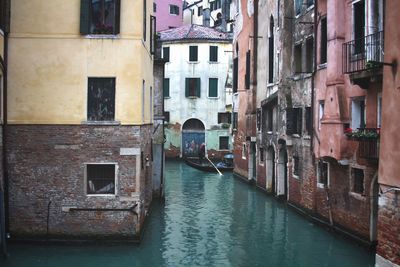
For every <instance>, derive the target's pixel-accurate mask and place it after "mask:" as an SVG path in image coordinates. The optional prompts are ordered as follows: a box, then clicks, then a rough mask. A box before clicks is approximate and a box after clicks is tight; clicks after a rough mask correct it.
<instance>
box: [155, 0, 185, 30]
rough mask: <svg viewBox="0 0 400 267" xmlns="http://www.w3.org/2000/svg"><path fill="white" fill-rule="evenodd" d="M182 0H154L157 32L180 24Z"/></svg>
mask: <svg viewBox="0 0 400 267" xmlns="http://www.w3.org/2000/svg"><path fill="white" fill-rule="evenodd" d="M182 5H183V2H182V0H154V3H153V11H154V16H156V18H157V26H156V30H157V32H159V31H163V30H167V29H172V28H176V27H179V26H182V13H183V11H182Z"/></svg>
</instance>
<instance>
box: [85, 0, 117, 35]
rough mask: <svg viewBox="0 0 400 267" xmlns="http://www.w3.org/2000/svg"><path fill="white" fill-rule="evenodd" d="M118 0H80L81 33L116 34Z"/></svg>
mask: <svg viewBox="0 0 400 267" xmlns="http://www.w3.org/2000/svg"><path fill="white" fill-rule="evenodd" d="M120 7H121V1H120V0H82V1H81V19H80V32H81V34H118V33H119V25H120Z"/></svg>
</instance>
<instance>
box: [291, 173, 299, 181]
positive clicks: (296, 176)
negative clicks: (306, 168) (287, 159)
mask: <svg viewBox="0 0 400 267" xmlns="http://www.w3.org/2000/svg"><path fill="white" fill-rule="evenodd" d="M292 177H293V179H296V180H300V176H298V175H295V174H293V175H292Z"/></svg>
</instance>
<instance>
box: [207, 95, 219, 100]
mask: <svg viewBox="0 0 400 267" xmlns="http://www.w3.org/2000/svg"><path fill="white" fill-rule="evenodd" d="M207 98H208V99H211V100H218V99H219V96H207Z"/></svg>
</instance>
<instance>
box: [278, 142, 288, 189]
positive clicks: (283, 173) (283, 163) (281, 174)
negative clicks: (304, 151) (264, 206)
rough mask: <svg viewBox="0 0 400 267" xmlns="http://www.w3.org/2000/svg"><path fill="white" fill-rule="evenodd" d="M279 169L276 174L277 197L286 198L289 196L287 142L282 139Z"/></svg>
mask: <svg viewBox="0 0 400 267" xmlns="http://www.w3.org/2000/svg"><path fill="white" fill-rule="evenodd" d="M278 153H279V157H278V168H277V173H276V176H277V177H276V178H277V179H276V181H277V184H276V195H277V196H286V195H287V151H286V141H285V140H282V139H280V140H279V141H278Z"/></svg>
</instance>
